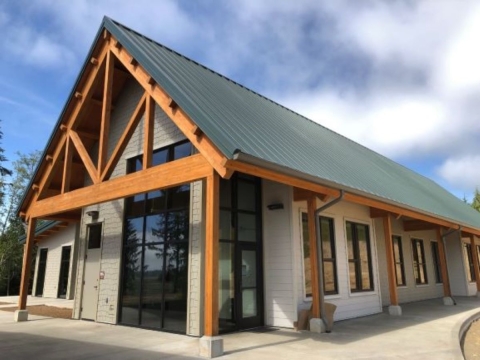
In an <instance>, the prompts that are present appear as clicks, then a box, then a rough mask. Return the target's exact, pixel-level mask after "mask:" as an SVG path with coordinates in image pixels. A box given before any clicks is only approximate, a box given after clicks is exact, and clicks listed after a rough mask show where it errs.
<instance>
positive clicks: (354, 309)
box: [292, 200, 382, 320]
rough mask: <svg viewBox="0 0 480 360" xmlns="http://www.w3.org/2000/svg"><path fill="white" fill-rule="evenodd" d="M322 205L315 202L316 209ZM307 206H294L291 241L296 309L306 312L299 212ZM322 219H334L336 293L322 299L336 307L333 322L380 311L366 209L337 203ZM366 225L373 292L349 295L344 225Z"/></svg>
mask: <svg viewBox="0 0 480 360" xmlns="http://www.w3.org/2000/svg"><path fill="white" fill-rule="evenodd" d="M322 205H323V203H321V202H320V201H318V200H317V208H318V207H320V206H322ZM306 209H307V204H306V202H295V203H294V206H293V214H292V215H293V224H294V226H293V239H294V243H295V246H294V257H295V278H296V284H297V287H296V297H295V300H296V303H297V305H296V306H297V308H298V309H299V310H300V309H308V308H310V306H311V304H312V303H311V299H306V298H305V295H304V275H303V259H302V256H303V253H302V238H301V215H300V212H301V210H304V211H306ZM321 215H323V216H326V217H330V218H333V219H334V227H335V248H336V255H337V256H336V259H337V279H338V290H339V293H338V294H336V295H330V296H326V297H325V301H326V302H329V303H332V304H335V305H336V306H337V310H336V311H335V317H334V318H335V320H343V319H349V318H354V317H358V316H364V315H370V314H375V313H379V312H381V311H382V308H381V304H380V288H379V281H378V268H377V249H376V246H375V243H376V242H375V231H374V230H375V229H374V228H373V223H372V221H371V219H370V213H369V208H368V207H365V206H360V205H356V204H351V203H347V202H344V201H343V202H340V203H338V204H337V205H334V206H332V207H331V208H328V209H327V210H326V211H325V212H323V213H322V214H321ZM347 220H348V221H353V222H359V223H365V224H367V225H369V228H370V238H371V239H370V241H371V251H372V253H371V256H372V271H373V278H374V287H375V290H374V291H373V292H366V293H350V289H349V271H348V255H347V248H346V235H345V221H347Z"/></svg>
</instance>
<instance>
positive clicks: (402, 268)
mask: <svg viewBox="0 0 480 360" xmlns="http://www.w3.org/2000/svg"><path fill="white" fill-rule="evenodd" d="M395 242H397V243H398V253H399V257H400V259H397V257H396V253H395ZM392 246H393V259H394V262H395V282H396V284H397V286H407V279H406V277H405V260H404V257H403V246H402V237H401V236H400V235H392ZM397 265H400V275H401V280H402V282H399V281H398V280H399V279H398V272H397Z"/></svg>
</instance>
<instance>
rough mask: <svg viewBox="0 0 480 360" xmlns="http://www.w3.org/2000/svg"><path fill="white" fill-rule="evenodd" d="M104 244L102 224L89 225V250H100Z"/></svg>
mask: <svg viewBox="0 0 480 360" xmlns="http://www.w3.org/2000/svg"><path fill="white" fill-rule="evenodd" d="M101 243H102V224H92V225H88V248H89V249H100V247H101Z"/></svg>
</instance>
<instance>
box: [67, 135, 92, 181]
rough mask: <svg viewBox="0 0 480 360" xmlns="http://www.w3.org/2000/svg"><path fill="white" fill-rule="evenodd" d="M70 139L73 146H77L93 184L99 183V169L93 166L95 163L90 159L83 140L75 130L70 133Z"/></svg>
mask: <svg viewBox="0 0 480 360" xmlns="http://www.w3.org/2000/svg"><path fill="white" fill-rule="evenodd" d="M70 139H71V140H72V142H73V145H75V148H76V149H77V152H78V155H80V158H81V159H82V162H83V165H85V169H87V172H88V175H90V178H91V179H92V181H93V183H94V184H96V183H97V182H98V181H99V178H98V174H97V169H96V168H95V165H93V161H92V159H91V158H90V155H89V154H88V151H87V149H85V146H84V145H83V142H82V140H81V139H80V137H79V136H78V134H77V133H76V132H75V131H73V130H71V131H70Z"/></svg>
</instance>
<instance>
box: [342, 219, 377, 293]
mask: <svg viewBox="0 0 480 360" xmlns="http://www.w3.org/2000/svg"><path fill="white" fill-rule="evenodd" d="M346 228H347V246H348V265H349V273H350V289H351V291H352V292H360V291H372V290H373V273H372V257H371V250H370V236H369V233H370V232H369V228H368V225H364V224H357V223H354V222H350V221H347V223H346Z"/></svg>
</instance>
